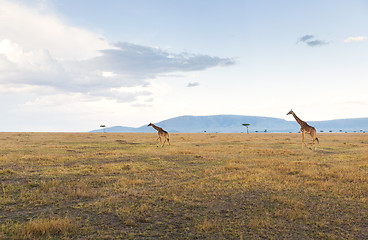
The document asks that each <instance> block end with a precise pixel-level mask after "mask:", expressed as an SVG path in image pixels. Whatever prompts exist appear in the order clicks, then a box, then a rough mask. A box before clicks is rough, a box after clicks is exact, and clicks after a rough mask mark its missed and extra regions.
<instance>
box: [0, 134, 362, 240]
mask: <svg viewBox="0 0 368 240" xmlns="http://www.w3.org/2000/svg"><path fill="white" fill-rule="evenodd" d="M170 136H171V142H172V143H171V146H165V147H164V148H161V147H159V148H157V147H156V142H155V141H156V138H157V134H148V133H147V134H137V133H134V134H133V133H132V134H127V133H120V134H117V133H106V134H104V133H0V179H1V186H0V239H13V238H15V239H40V238H41V239H160V238H162V239H363V238H368V135H367V134H364V133H355V134H354V133H336V134H333V133H324V134H318V137H319V139H320V142H321V143H320V145H319V147H318V148H317V150H311V149H309V148H304V149H303V148H302V147H301V135H300V134H290V133H289V134H271V133H258V134H212V133H203V134H171V135H170ZM307 137H308V138H307V140H308V141H311V138H310V136H307Z"/></svg>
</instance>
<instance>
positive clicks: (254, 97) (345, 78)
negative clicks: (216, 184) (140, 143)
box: [0, 0, 368, 131]
mask: <svg viewBox="0 0 368 240" xmlns="http://www.w3.org/2000/svg"><path fill="white" fill-rule="evenodd" d="M367 13H368V2H367V1H365V0H330V1H329V0H325V1H320V0H310V1H290V0H279V1H273V0H260V1H258V0H257V1H255V0H229V1H224V0H213V1H197V0H186V1H181V0H170V1H168V0H135V1H125V0H106V1H99V0H78V1H75V0H12V1H10V0H0V111H1V120H0V123H1V127H0V131H90V130H93V129H98V128H99V126H100V125H101V124H105V125H106V126H108V127H109V126H117V125H120V126H131V127H138V126H141V125H143V124H147V123H149V122H159V121H161V120H165V119H168V118H171V117H176V116H180V115H214V114H237V115H253V116H269V117H278V118H284V119H287V120H293V119H292V118H290V116H286V113H287V112H288V111H289V110H290V109H291V108H292V109H293V110H294V112H295V113H296V114H297V115H298V116H299V117H300V118H301V119H303V120H306V121H311V120H329V119H337V118H357V117H368V94H367V91H368V67H367V66H368V55H367V53H368V28H367V22H368V14H367Z"/></svg>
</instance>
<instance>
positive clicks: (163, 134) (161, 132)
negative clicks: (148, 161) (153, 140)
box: [147, 123, 170, 147]
mask: <svg viewBox="0 0 368 240" xmlns="http://www.w3.org/2000/svg"><path fill="white" fill-rule="evenodd" d="M150 126H151V127H153V128H154V129H156V130H157V133H158V138H157V140H159V139H160V143H162V140H161V137H164V139H165V140H164V143H163V144H162V146H161V147H163V146H164V145H165V142H166V140H167V142H168V143H169V145H170V140H169V133H168V132H166V131H165V130H163V129H162V128H160V127H157V126H156V125H155V124H153V123H150V124H148V126H147V127H150Z"/></svg>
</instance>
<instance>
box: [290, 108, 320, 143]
mask: <svg viewBox="0 0 368 240" xmlns="http://www.w3.org/2000/svg"><path fill="white" fill-rule="evenodd" d="M289 114H292V115H293V117H294V118H295V120H296V121H297V122H298V123H299V125H300V131H301V132H302V136H303V138H302V141H303V144H304V145H305V146H307V145H306V144H305V142H304V136H305V134H306V133H309V134H310V135H311V136H312V138H313V143H312V144H314V142H315V141H316V140H317V142H318V143H319V140H318V138H317V137H316V129H315V128H314V127H312V126H309V125H308V124H307V123H306V122H304V121H302V120H301V119H300V118H298V116H296V115H295V113H294V112H293V110H290V112H288V113H287V114H286V115H289ZM304 145H303V147H304Z"/></svg>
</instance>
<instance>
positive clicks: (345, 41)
mask: <svg viewBox="0 0 368 240" xmlns="http://www.w3.org/2000/svg"><path fill="white" fill-rule="evenodd" d="M364 40H367V37H363V36H359V37H348V38H347V39H345V40H344V43H352V42H361V41H364Z"/></svg>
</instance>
